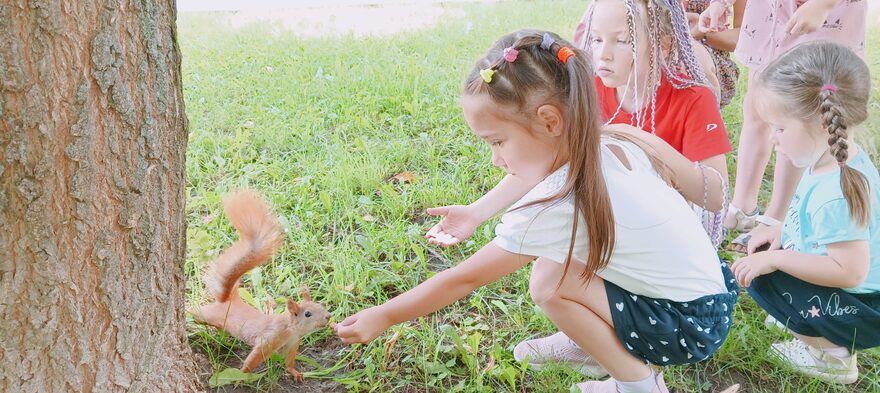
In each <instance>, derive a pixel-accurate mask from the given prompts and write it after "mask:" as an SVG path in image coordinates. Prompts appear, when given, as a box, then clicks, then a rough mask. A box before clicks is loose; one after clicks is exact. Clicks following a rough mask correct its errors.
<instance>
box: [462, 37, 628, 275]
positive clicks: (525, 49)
mask: <svg viewBox="0 0 880 393" xmlns="http://www.w3.org/2000/svg"><path fill="white" fill-rule="evenodd" d="M545 34H547V35H549V37H552V39H553V41H554V42H553V43H552V44H551V45H549V48H545V47H546V45H545V47H542V45H541V44H542V41H544V35H545ZM545 44H546V41H545ZM507 48H513V49H514V50H517V51H519V53H518V56H517V57H516V60H515V61H514V62H508V61H506V60H505V59H504V50H505V49H507ZM562 48H569V49H571V50H573V51H574V54H575V56H574V57H571V58H569V59H568V61H567V62H562V61H560V60H559V58H558V57H557V53H558V52H559V51H560V49H562ZM487 69H492V70H494V71H495V74H494V75H493V77H492V79H491V82H490V83H486V82H485V81H484V79H483V78H482V76H481V74H480V71H481V70H487ZM464 94H468V95H477V94H488V95H489V97H490V98H491V99H492V101H494V102H496V103H498V104H499V105H505V106H512V107H514V108H516V109H517V110H518V112H519V113H522V114H523V116H524V117H525V118H527V117H529V116H534V114H535V113H536V111H537V106H538V105H537V104H536V103H542V104H543V103H548V102H549V103H552V104H554V105H556V106H558V107H559V109H560V110H561V111H562V113H563V116H564V127H565V128H564V138H565V143H567V145H568V157H569V171H568V178H567V179H566V182H565V185H564V186H563V188H562V189H561V190H560V191H559V193H557V194H556V195H554V196H551V197H549V198H545V199H543V200H539V201H535V202H533V203H532V204H529V205H533V204H549V203H552V202H555V201H559V200H561V199H564V198H568V197H571V198H572V200H573V201H574V206H575V217H574V224H573V225H572V228H571V243H570V245H569V249H568V256H567V257H566V259H565V269H564V271H563V277H565V274H567V273H568V269H569V266H570V264H571V257H572V253H573V251H574V240H575V236H577V235H578V233H577V227H578V222H579V220H581V219H583V220H585V221H586V230H587V233H586V236H587V239H588V254H587V260H586V261H585V262H586V264H587V266H586V268H584V270H583V272H581V274H580V277H581V278H582V279H583V280H585V281H589V280H590V279H591V278H592V277H593V276H594V275H595V273H596V271H598V270H600V269H602V268H604V267H605V266H607V265H608V261H609V260H610V259H611V254H612V252H613V250H614V235H615V233H614V215H613V213H612V210H611V200H610V198H609V196H608V188H607V186H606V184H605V178H604V175H603V171H602V165H601V162H600V153H599V148H600V138H601V123H600V122H599V120H600V118H601V117H600V114H599V113H600V112H599V104H598V99H597V97H596V90H595V88H594V87H593V78H592V69H591V67H590V63H589V60H588V57H587V54H586V53H585V52H583V51H582V50H580V49H577V48H575V47H574V46H573V45H572V44H570V43H569V42H567V41H565V40H563V39H561V38H559V36H557V35H556V34H553V33H548V32H543V31H536V30H520V31H517V32H514V33H511V34H508V35H505V36H504V37H501V38H500V39H499V40H498V41H497V42H495V44H494V45H493V46H492V48H490V49H489V51H488V53H486V55H485V56H484V57H483V58H482V59H480V60H479V61H477V64H476V66H475V67H474V69H473V70H472V71H471V73H470V75H468V77H467V79H466V81H465V84H464ZM525 118H524V119H523V120H524V121H525V120H526V119H525ZM561 282H562V281H561V279H560V283H561Z"/></svg>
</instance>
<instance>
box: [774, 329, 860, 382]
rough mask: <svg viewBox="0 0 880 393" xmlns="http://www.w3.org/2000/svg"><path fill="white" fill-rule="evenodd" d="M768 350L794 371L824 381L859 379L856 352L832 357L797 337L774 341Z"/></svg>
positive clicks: (853, 380) (851, 380)
mask: <svg viewBox="0 0 880 393" xmlns="http://www.w3.org/2000/svg"><path fill="white" fill-rule="evenodd" d="M770 352H771V353H772V354H773V355H775V356H777V357H778V358H779V359H780V360H781V361H782V362H783V363H785V364H787V365H788V366H790V367H792V368H794V369H795V370H796V371H798V372H800V373H802V374H806V375H809V376H811V377H814V378H818V379H820V380H822V381H825V382H831V383H843V384H850V383H855V382H856V381H857V380H858V379H859V368H858V366H857V365H856V354H852V355H850V356H849V357H848V358H838V357H834V356H831V355H829V354H827V353H825V352H824V351H822V350H821V349H818V348H814V347H812V346H809V345H807V344H806V343H805V342H803V341H801V340H799V339H794V340H792V341H788V342H784V343H775V344H773V345H772V348H771V350H770Z"/></svg>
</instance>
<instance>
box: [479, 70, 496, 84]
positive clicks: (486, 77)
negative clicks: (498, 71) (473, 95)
mask: <svg viewBox="0 0 880 393" xmlns="http://www.w3.org/2000/svg"><path fill="white" fill-rule="evenodd" d="M494 75H495V70H493V69H491V68H486V69H483V70H480V76H482V77H483V80H484V81H486V83H492V76H494Z"/></svg>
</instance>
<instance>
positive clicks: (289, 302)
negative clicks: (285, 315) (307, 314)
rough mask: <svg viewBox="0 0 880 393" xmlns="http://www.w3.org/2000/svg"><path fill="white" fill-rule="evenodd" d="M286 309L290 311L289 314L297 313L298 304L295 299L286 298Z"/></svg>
mask: <svg viewBox="0 0 880 393" xmlns="http://www.w3.org/2000/svg"><path fill="white" fill-rule="evenodd" d="M287 311H288V312H290V315H291V316H294V317H295V316H297V315H299V304H296V302H295V301H293V300H290V299H287Z"/></svg>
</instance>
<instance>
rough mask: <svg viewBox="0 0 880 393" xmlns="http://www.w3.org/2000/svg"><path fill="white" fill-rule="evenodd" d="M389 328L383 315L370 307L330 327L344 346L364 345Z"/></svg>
mask: <svg viewBox="0 0 880 393" xmlns="http://www.w3.org/2000/svg"><path fill="white" fill-rule="evenodd" d="M390 326H391V324H390V322H389V321H388V318H387V317H386V316H385V314H384V313H383V312H382V311H381V310H380V309H379V308H377V307H371V308H368V309H366V310H362V311H361V312H358V313H357V314H354V315H352V316H350V317H348V318H345V319H344V320H343V321H342V322H340V323H337V324H336V325H334V326H331V327H332V328H333V330H335V331H336V335H337V336H339V338H340V339H341V340H342V342H344V343H346V344H366V343H368V342H370V341H373V340H374V339H375V338H376V337H379V335H381V334H382V333H384V332H385V331H386V330H388V328H389V327H390Z"/></svg>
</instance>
